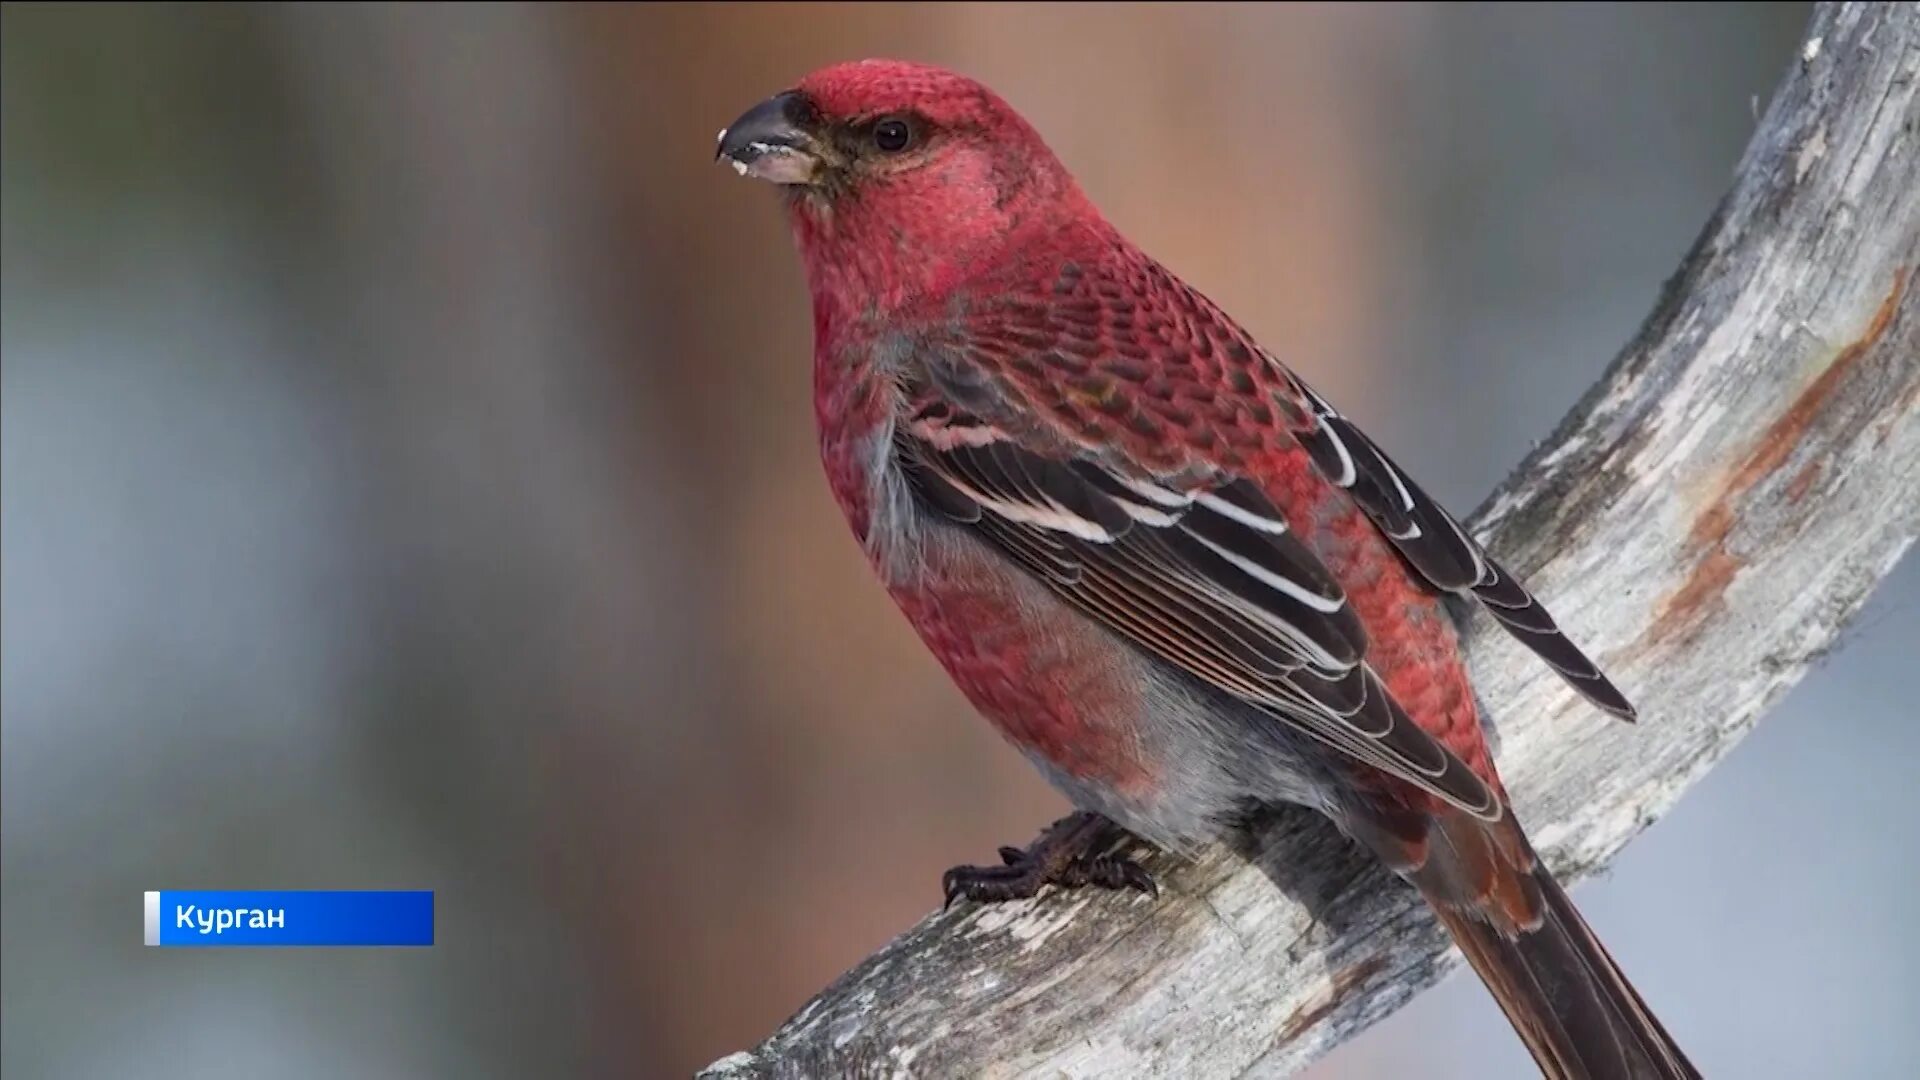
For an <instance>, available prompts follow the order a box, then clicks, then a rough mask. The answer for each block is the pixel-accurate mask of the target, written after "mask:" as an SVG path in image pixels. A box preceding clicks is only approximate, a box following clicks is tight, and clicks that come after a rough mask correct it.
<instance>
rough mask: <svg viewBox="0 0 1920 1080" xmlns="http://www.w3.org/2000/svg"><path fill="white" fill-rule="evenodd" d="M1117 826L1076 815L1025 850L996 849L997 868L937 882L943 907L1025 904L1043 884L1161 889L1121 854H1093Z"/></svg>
mask: <svg viewBox="0 0 1920 1080" xmlns="http://www.w3.org/2000/svg"><path fill="white" fill-rule="evenodd" d="M1117 828H1118V827H1117V826H1115V825H1114V824H1113V823H1112V822H1110V821H1108V820H1107V819H1106V818H1103V817H1101V816H1100V815H1098V814H1087V813H1079V814H1072V815H1070V816H1068V817H1064V818H1061V819H1060V820H1059V821H1056V822H1054V823H1053V824H1052V825H1051V826H1048V828H1047V831H1046V832H1043V833H1041V834H1040V838H1039V839H1038V840H1035V841H1034V842H1033V843H1032V844H1031V845H1029V846H1028V847H1027V848H1026V849H1025V850H1022V849H1020V848H1016V847H1003V848H1001V849H1000V860H1001V862H1002V863H1003V864H1004V865H1001V866H956V867H954V868H953V869H951V870H949V871H947V872H946V874H945V876H943V877H942V878H941V880H940V884H941V888H942V890H943V891H944V892H945V893H946V896H947V902H946V905H945V906H946V907H952V906H953V902H954V901H955V900H959V899H962V898H965V899H968V900H973V901H976V902H979V903H986V904H997V903H1000V902H1002V901H1006V900H1025V899H1027V898H1029V897H1031V896H1033V895H1034V894H1036V893H1038V892H1039V891H1040V887H1041V886H1042V885H1058V886H1060V887H1061V888H1063V889H1080V888H1085V887H1086V886H1089V885H1097V886H1099V887H1100V888H1103V889H1138V890H1140V891H1141V892H1143V893H1146V894H1147V895H1149V896H1158V895H1159V894H1160V890H1159V888H1158V887H1157V886H1155V885H1154V883H1153V877H1152V876H1151V875H1149V874H1148V873H1147V871H1146V869H1145V868H1143V867H1142V866H1141V865H1140V864H1139V863H1137V862H1134V861H1133V860H1132V859H1129V858H1126V857H1125V856H1120V855H1101V854H1097V852H1099V851H1100V850H1102V849H1103V847H1104V842H1105V841H1107V840H1109V839H1110V838H1111V836H1112V833H1113V831H1114V830H1116V829H1117Z"/></svg>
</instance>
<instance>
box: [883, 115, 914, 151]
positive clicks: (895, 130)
mask: <svg viewBox="0 0 1920 1080" xmlns="http://www.w3.org/2000/svg"><path fill="white" fill-rule="evenodd" d="M873 145H875V146H877V147H879V148H880V152H881V153H884V154H897V153H899V152H900V151H902V150H905V149H906V148H907V147H909V146H912V145H913V125H911V124H909V123H907V122H906V121H905V120H902V119H900V118H899V117H897V116H889V117H887V118H886V119H885V120H882V121H880V122H879V123H877V124H875V125H873Z"/></svg>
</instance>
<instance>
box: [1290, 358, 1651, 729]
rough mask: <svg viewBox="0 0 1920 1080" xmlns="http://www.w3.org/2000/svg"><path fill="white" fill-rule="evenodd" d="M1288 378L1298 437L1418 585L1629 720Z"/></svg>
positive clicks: (1590, 671)
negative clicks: (1301, 420) (1497, 629)
mask: <svg viewBox="0 0 1920 1080" xmlns="http://www.w3.org/2000/svg"><path fill="white" fill-rule="evenodd" d="M1275 366H1276V367H1278V365H1277V364H1276V365H1275ZM1286 376H1287V379H1288V381H1289V382H1290V383H1291V384H1292V385H1293V387H1294V388H1295V389H1296V390H1297V392H1298V393H1299V394H1300V395H1301V397H1302V398H1303V399H1304V400H1305V401H1306V402H1307V403H1308V404H1309V408H1308V412H1309V413H1310V414H1311V416H1312V418H1313V423H1312V424H1311V425H1308V426H1306V427H1304V428H1303V429H1301V430H1300V431H1298V432H1296V435H1297V437H1298V438H1299V439H1300V441H1301V443H1303V444H1304V445H1305V446H1306V447H1307V450H1308V451H1309V453H1310V454H1311V455H1312V457H1313V461H1314V464H1315V466H1317V467H1318V468H1319V469H1320V471H1321V473H1322V474H1323V475H1325V476H1326V477H1327V479H1329V480H1331V481H1332V482H1333V483H1335V484H1337V485H1339V486H1340V487H1342V488H1344V489H1346V491H1347V492H1348V493H1349V494H1351V495H1352V496H1353V499H1354V501H1355V502H1356V503H1358V504H1359V505H1360V508H1361V509H1362V510H1363V511H1365V512H1366V515H1367V517H1368V518H1369V519H1370V520H1372V522H1373V523H1374V525H1375V526H1376V527H1378V528H1379V530H1380V531H1381V532H1382V533H1383V534H1385V535H1386V538H1387V540H1388V541H1389V542H1390V543H1392V544H1393V546H1394V548H1395V549H1396V550H1398V551H1399V552H1400V554H1401V556H1402V557H1404V558H1405V559H1406V560H1407V562H1408V564H1409V565H1411V566H1412V567H1413V568H1414V570H1415V571H1417V572H1418V573H1419V574H1420V576H1421V577H1422V578H1424V579H1426V581H1427V582H1428V583H1429V584H1431V585H1432V586H1433V587H1434V588H1436V589H1439V590H1441V591H1443V592H1450V593H1455V594H1458V595H1470V596H1472V597H1474V598H1475V599H1477V600H1479V601H1480V605H1481V606H1482V607H1484V608H1485V609H1486V610H1487V613H1488V614H1489V615H1492V616H1493V618H1494V621H1496V622H1498V623H1499V624H1500V625H1501V626H1503V627H1505V628H1506V630H1507V632H1508V633H1510V634H1512V635H1513V636H1514V637H1515V638H1516V639H1518V640H1519V641H1520V643H1521V644H1523V645H1525V646H1526V647H1527V648H1529V649H1531V650H1533V652H1534V654H1535V655H1536V656H1538V657H1540V659H1542V660H1544V661H1546V662H1547V665H1548V666H1549V667H1551V668H1553V670H1555V671H1557V672H1559V673H1560V675H1561V677H1562V678H1564V679H1566V681H1567V682H1568V683H1569V684H1570V685H1572V686H1573V688H1574V689H1576V690H1578V691H1580V693H1581V694H1583V695H1585V696H1586V698H1587V700H1589V701H1591V702H1593V703H1594V704H1595V705H1598V706H1599V707H1600V708H1602V709H1604V710H1606V711H1607V712H1610V713H1612V714H1614V715H1615V716H1619V717H1621V718H1623V719H1627V720H1631V719H1633V718H1634V709H1633V705H1632V703H1631V702H1629V701H1628V700H1627V698H1626V695H1624V694H1622V693H1621V692H1620V690H1619V688H1618V687H1616V686H1614V685H1613V682H1612V681H1611V680H1610V679H1608V678H1607V677H1606V675H1605V674H1604V673H1602V672H1601V670H1600V668H1599V667H1598V665H1596V664H1594V662H1593V661H1592V660H1589V659H1588V658H1587V655H1586V654H1585V653H1583V652H1581V651H1580V648H1579V647H1578V646H1576V645H1575V644H1574V643H1573V642H1572V641H1570V640H1568V638H1567V636H1566V634H1564V633H1562V632H1561V630H1560V627H1559V626H1558V625H1557V624H1556V623H1555V622H1554V621H1553V616H1552V615H1551V614H1549V613H1548V612H1547V609H1546V608H1545V607H1544V606H1542V605H1541V603H1540V602H1539V601H1538V600H1536V599H1534V597H1533V594H1532V593H1530V592H1528V591H1527V588H1526V586H1525V585H1522V584H1521V583H1520V582H1519V580H1518V579H1516V578H1515V577H1514V576H1513V575H1512V574H1510V573H1508V572H1507V571H1506V569H1505V568H1504V567H1502V566H1501V565H1500V564H1499V563H1498V562H1495V561H1494V560H1493V558H1492V557H1491V556H1489V555H1488V554H1487V553H1486V551H1485V549H1483V548H1482V547H1481V546H1480V544H1479V543H1478V542H1477V541H1475V540H1474V539H1473V537H1471V536H1468V535H1467V531H1466V530H1465V529H1463V528H1461V527H1460V523H1459V522H1457V521H1455V520H1454V519H1453V515H1451V514H1449V513H1447V512H1446V510H1444V509H1442V508H1441V506H1440V504H1439V503H1436V502H1434V501H1433V499H1432V498H1431V497H1430V496H1428V495H1427V493H1426V492H1424V491H1422V490H1420V486H1419V485H1418V484H1416V483H1414V482H1413V480H1412V479H1410V478H1409V477H1408V476H1407V475H1406V473H1405V472H1404V471H1403V470H1402V469H1401V468H1400V467H1399V466H1398V465H1396V464H1394V462H1393V460H1392V459H1390V458H1388V457H1387V455H1386V454H1384V453H1382V452H1381V450H1380V448H1379V447H1378V446H1375V445H1374V443H1373V440H1372V439H1369V438H1368V437H1367V436H1366V433H1365V432H1363V431H1361V430H1360V429H1359V428H1358V427H1356V426H1355V425H1354V423H1353V421H1351V420H1348V419H1347V418H1346V417H1344V416H1341V415H1340V414H1339V412H1337V411H1335V410H1334V408H1333V406H1331V405H1329V404H1327V401H1326V399H1325V398H1322V397H1321V396H1320V395H1319V394H1318V393H1316V392H1314V390H1313V388H1312V387H1309V386H1308V385H1307V384H1306V382H1305V381H1304V380H1302V379H1301V378H1300V377H1299V376H1297V375H1294V374H1293V373H1292V372H1286Z"/></svg>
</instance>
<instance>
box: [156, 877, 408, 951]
mask: <svg viewBox="0 0 1920 1080" xmlns="http://www.w3.org/2000/svg"><path fill="white" fill-rule="evenodd" d="M145 914H146V940H147V944H149V945H160V946H175V947H206V946H229V947H231V946H252V947H255V948H274V947H282V946H298V945H330V946H354V945H360V946H421V945H432V944H433V893H432V892H270V891H260V890H245V891H205V890H200V891H161V892H150V893H148V894H147V896H146V912H145Z"/></svg>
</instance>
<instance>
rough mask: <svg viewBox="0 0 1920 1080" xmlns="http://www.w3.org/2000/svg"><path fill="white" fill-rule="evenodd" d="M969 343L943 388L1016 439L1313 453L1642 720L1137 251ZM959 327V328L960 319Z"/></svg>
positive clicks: (1219, 455)
mask: <svg viewBox="0 0 1920 1080" xmlns="http://www.w3.org/2000/svg"><path fill="white" fill-rule="evenodd" d="M962 322H963V323H964V326H963V328H962V329H963V333H964V341H965V344H964V345H962V346H959V347H955V348H949V349H945V350H942V351H941V354H940V356H939V357H938V358H936V362H935V363H934V365H933V367H932V370H933V374H934V376H935V378H934V381H935V382H937V383H939V384H940V386H941V389H942V391H943V392H944V393H947V394H948V395H949V396H951V397H953V398H955V399H956V400H955V404H957V405H959V406H961V407H970V408H972V409H973V411H974V412H975V413H976V414H978V415H981V416H983V417H987V418H989V419H993V418H996V416H997V412H998V411H999V410H1004V409H1013V410H1014V411H1015V412H1016V413H1022V414H1023V417H1017V418H1008V419H1006V422H1005V425H1004V426H1009V427H1014V428H1018V427H1020V426H1021V425H1022V424H1024V423H1038V424H1041V425H1042V426H1044V427H1047V428H1050V429H1054V430H1057V431H1058V432H1059V433H1060V434H1061V436H1062V438H1061V439H1060V440H1059V441H1060V442H1061V444H1062V445H1066V446H1075V445H1078V446H1085V447H1100V446H1103V445H1104V446H1122V447H1124V448H1125V449H1126V452H1127V456H1128V457H1129V458H1130V459H1131V460H1132V461H1135V462H1138V463H1141V464H1142V465H1144V466H1146V467H1147V468H1149V469H1156V470H1159V471H1162V472H1168V471H1174V470H1177V469H1179V468H1181V467H1183V466H1184V464H1185V463H1186V462H1188V461H1189V460H1190V459H1191V458H1192V457H1194V456H1196V455H1197V456H1199V457H1203V458H1207V459H1209V460H1214V461H1218V460H1221V459H1223V458H1231V457H1232V456H1233V453H1232V451H1233V450H1234V443H1235V442H1236V441H1239V442H1242V443H1245V442H1248V441H1251V442H1255V443H1258V442H1260V441H1262V440H1265V441H1266V442H1268V443H1269V444H1270V443H1271V442H1272V441H1273V439H1274V438H1275V437H1276V435H1277V436H1278V437H1279V438H1281V439H1282V440H1283V441H1285V442H1286V443H1287V444H1288V445H1289V446H1301V447H1304V448H1305V449H1306V451H1307V454H1308V457H1309V458H1310V459H1311V461H1312V464H1313V467H1314V468H1315V469H1316V470H1317V471H1318V472H1319V473H1320V474H1321V476H1322V477H1323V478H1324V479H1326V480H1327V481H1329V482H1331V483H1332V484H1334V485H1336V486H1338V487H1339V488H1341V489H1342V490H1344V491H1345V492H1346V493H1347V494H1348V495H1349V496H1350V497H1351V498H1352V499H1353V501H1354V503H1355V504H1356V505H1357V506H1358V507H1359V508H1360V509H1361V511H1363V512H1364V514H1365V515H1366V517H1367V519H1368V520H1370V521H1371V522H1372V523H1373V524H1374V526H1375V527H1376V528H1377V529H1379V531H1380V533H1381V534H1382V535H1383V536H1384V537H1385V538H1386V540H1387V541H1388V542H1389V543H1390V544H1391V545H1392V546H1393V548H1394V549H1395V550H1396V551H1398V552H1399V553H1400V555H1401V557H1402V558H1404V559H1405V560H1406V562H1407V563H1408V565H1409V566H1411V567H1412V568H1413V570H1414V571H1415V573H1416V574H1417V575H1418V576H1419V577H1420V578H1421V579H1422V580H1424V581H1425V582H1427V583H1428V584H1429V585H1431V586H1432V587H1433V588H1434V589H1436V590H1438V591H1441V592H1447V593H1453V594H1456V595H1459V596H1463V597H1464V596H1471V597H1473V598H1474V599H1476V600H1478V601H1479V602H1480V604H1481V606H1482V607H1484V608H1485V609H1486V611H1487V612H1488V614H1490V615H1491V616H1492V617H1493V618H1494V620H1495V621H1497V622H1498V623H1499V624H1500V625H1501V626H1503V627H1505V628H1506V630H1507V631H1508V633H1510V634H1512V635H1513V636H1514V638H1516V639H1517V640H1518V641H1520V642H1521V643H1522V644H1523V645H1525V646H1527V648H1529V649H1531V650H1532V651H1533V652H1534V653H1535V654H1536V655H1538V656H1539V657H1540V658H1541V659H1542V660H1544V661H1545V662H1546V663H1547V664H1548V665H1549V666H1550V667H1552V668H1553V669H1554V670H1555V671H1557V672H1559V673H1560V675H1561V676H1562V677H1563V678H1565V679H1566V681H1567V682H1568V683H1569V684H1570V685H1572V686H1573V687H1574V689H1576V690H1578V691H1579V692H1580V693H1581V694H1583V695H1585V696H1586V697H1587V699H1588V700H1590V701H1592V702H1593V703H1594V704H1595V705H1597V706H1599V707H1600V708H1602V709H1604V710H1606V711H1607V712H1610V713H1612V714H1614V715H1616V716H1619V717H1622V718H1625V719H1629V720H1631V719H1633V717H1634V709H1633V706H1632V704H1631V703H1629V702H1628V700H1627V698H1626V696H1625V695H1624V694H1622V693H1621V692H1620V690H1619V689H1618V688H1617V687H1615V686H1614V685H1613V683H1612V682H1611V681H1610V680H1609V679H1608V678H1607V677H1606V675H1605V674H1604V673H1602V672H1601V670H1600V669H1599V667H1598V666H1597V665H1595V664H1594V662H1593V661H1592V660H1590V659H1588V657H1587V656H1586V654H1585V653H1583V652H1581V650H1580V648H1579V647H1578V646H1576V645H1575V644H1574V643H1573V642H1572V641H1570V640H1568V638H1567V636H1566V635H1565V634H1564V633H1562V632H1561V630H1560V628H1559V626H1558V625H1557V624H1555V622H1554V619H1553V616H1552V615H1551V614H1549V613H1548V611H1547V610H1546V608H1545V607H1543V606H1542V605H1541V604H1540V602H1539V601H1538V600H1536V599H1534V597H1533V594H1532V593H1530V592H1529V591H1528V590H1527V588H1526V586H1525V585H1524V584H1522V583H1521V582H1520V581H1519V580H1517V579H1516V578H1515V577H1514V576H1513V575H1512V574H1510V573H1508V572H1507V571H1506V569H1505V568H1504V567H1502V566H1501V565H1500V564H1499V563H1498V562H1496V561H1495V560H1494V559H1493V558H1492V557H1491V556H1489V555H1488V554H1487V553H1486V551H1485V550H1484V549H1483V548H1482V547H1481V545H1480V544H1479V543H1478V542H1477V541H1475V540H1474V539H1473V538H1472V537H1471V536H1468V535H1467V532H1466V530H1465V529H1463V528H1461V527H1460V524H1459V523H1458V522H1457V521H1455V520H1454V518H1453V516H1452V515H1450V514H1448V513H1447V512H1446V510H1444V509H1443V508H1441V506H1440V505H1439V504H1438V503H1436V502H1435V501H1434V500H1433V499H1432V498H1431V497H1429V496H1428V495H1427V493H1426V492H1425V491H1422V490H1421V489H1420V486H1419V485H1418V484H1416V483H1414V481H1413V480H1412V479H1411V478H1410V477H1409V476H1408V475H1407V473H1406V471H1405V470H1404V469H1402V468H1400V467H1399V466H1398V465H1397V464H1395V463H1394V462H1393V461H1392V460H1391V459H1390V458H1388V457H1387V455H1386V454H1385V453H1383V452H1382V451H1381V450H1380V448H1379V447H1378V446H1377V445H1375V444H1374V442H1373V440H1372V439H1370V438H1368V437H1367V435H1366V434H1365V433H1364V432H1362V431H1361V430H1360V429H1359V427H1357V426H1356V425H1355V424H1354V423H1353V422H1352V421H1351V420H1349V419H1348V418H1346V417H1344V416H1342V415H1341V414H1340V413H1339V412H1338V411H1337V410H1335V409H1334V408H1333V407H1332V406H1331V405H1330V404H1328V402H1327V401H1326V399H1325V398H1323V397H1321V396H1320V395H1319V394H1318V393H1317V392H1315V391H1314V390H1313V388H1312V387H1310V386H1308V385H1307V384H1306V382H1305V381H1304V380H1302V379H1301V378H1300V377H1299V376H1298V375H1296V374H1294V373H1293V372H1292V371H1290V370H1288V369H1287V368H1286V367H1285V366H1284V365H1282V364H1281V363H1280V362H1279V361H1278V360H1276V359H1274V358H1273V357H1272V356H1271V355H1270V354H1268V353H1266V352H1265V351H1264V350H1262V349H1261V348H1260V346H1259V345H1258V344H1257V343H1255V342H1254V341H1253V340H1252V338H1251V337H1249V336H1248V335H1247V334H1246V333H1245V331H1243V330H1241V329H1240V328H1239V327H1238V326H1236V325H1235V324H1234V323H1233V321H1232V320H1231V319H1229V318H1228V317H1227V316H1226V315H1225V314H1224V313H1223V312H1221V311H1220V310H1219V308H1217V307H1216V306H1214V305H1213V304H1212V303H1211V302H1210V301H1208V300H1207V299H1206V298H1205V297H1203V296H1201V295H1200V294H1199V293H1197V292H1195V291H1194V290H1193V289H1191V288H1190V287H1188V286H1187V285H1186V284H1185V283H1183V282H1181V281H1180V280H1179V279H1178V278H1176V277H1174V276H1173V275H1172V274H1170V273H1168V272H1167V271H1166V270H1165V269H1164V268H1163V267H1161V266H1160V265H1159V264H1158V263H1155V262H1154V261H1152V260H1151V259H1148V258H1146V257H1145V256H1143V255H1140V254H1139V253H1138V252H1137V251H1134V250H1122V251H1121V252H1120V253H1119V254H1117V255H1114V256H1112V257H1109V258H1104V259H1096V260H1091V261H1089V262H1087V263H1084V264H1083V263H1078V262H1068V263H1066V264H1065V265H1064V267H1063V268H1062V269H1061V271H1060V272H1059V274H1058V275H1057V276H1056V278H1055V280H1053V281H1052V282H1051V283H1050V284H1048V285H1047V286H1045V287H1044V288H1043V289H1039V290H1034V289H1027V290H1024V291H1023V290H1020V289H1012V290H1007V291H1005V292H1004V293H1002V294H1001V295H1000V296H999V298H998V299H996V300H995V301H993V302H991V303H984V304H978V305H976V306H974V307H973V308H971V309H970V310H969V311H968V312H967V314H966V317H965V318H964V319H963V320H962ZM948 325H949V326H951V325H953V320H951V319H949V320H948Z"/></svg>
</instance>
